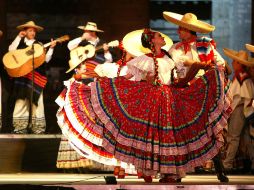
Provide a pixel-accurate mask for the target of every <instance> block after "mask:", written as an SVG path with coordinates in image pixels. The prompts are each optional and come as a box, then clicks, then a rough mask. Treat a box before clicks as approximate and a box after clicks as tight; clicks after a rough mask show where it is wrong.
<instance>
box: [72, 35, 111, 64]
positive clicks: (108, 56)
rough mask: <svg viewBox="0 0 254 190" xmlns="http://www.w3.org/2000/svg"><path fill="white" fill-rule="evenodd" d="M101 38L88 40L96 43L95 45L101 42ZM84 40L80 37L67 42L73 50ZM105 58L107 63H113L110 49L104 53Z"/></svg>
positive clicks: (93, 43)
mask: <svg viewBox="0 0 254 190" xmlns="http://www.w3.org/2000/svg"><path fill="white" fill-rule="evenodd" d="M99 41H100V39H99V38H98V37H97V38H96V40H95V41H88V42H89V43H90V44H92V45H94V47H96V46H97V44H98V43H99ZM81 42H82V37H78V38H75V39H73V40H71V41H69V43H68V44H67V47H68V49H69V50H70V51H71V50H73V49H74V48H76V47H78V45H79V44H80V43H81ZM104 58H105V60H106V61H105V62H107V63H112V62H113V58H112V54H111V53H110V52H109V51H108V52H107V53H104Z"/></svg>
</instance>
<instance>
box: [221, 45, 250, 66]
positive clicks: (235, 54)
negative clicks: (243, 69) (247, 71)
mask: <svg viewBox="0 0 254 190" xmlns="http://www.w3.org/2000/svg"><path fill="white" fill-rule="evenodd" d="M223 52H224V54H225V55H226V56H228V57H229V58H231V59H233V60H235V61H237V62H239V63H241V64H243V65H245V66H247V67H253V66H254V59H253V58H248V60H244V59H241V58H240V57H239V56H238V52H237V51H235V50H232V49H228V48H223Z"/></svg>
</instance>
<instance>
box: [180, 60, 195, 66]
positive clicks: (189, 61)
mask: <svg viewBox="0 0 254 190" xmlns="http://www.w3.org/2000/svg"><path fill="white" fill-rule="evenodd" d="M194 63H196V61H194V60H193V59H188V60H185V61H184V62H183V64H184V66H191V65H193V64H194Z"/></svg>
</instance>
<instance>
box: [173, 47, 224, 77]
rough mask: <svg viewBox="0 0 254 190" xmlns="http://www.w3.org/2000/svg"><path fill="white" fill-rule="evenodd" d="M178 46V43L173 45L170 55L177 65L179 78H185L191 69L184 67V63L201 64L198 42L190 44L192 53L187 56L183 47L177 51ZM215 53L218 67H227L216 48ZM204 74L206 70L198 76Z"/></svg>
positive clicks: (189, 52)
mask: <svg viewBox="0 0 254 190" xmlns="http://www.w3.org/2000/svg"><path fill="white" fill-rule="evenodd" d="M176 46H177V43H176V44H174V45H172V47H171V48H170V50H169V54H170V55H171V57H172V59H173V60H174V62H175V64H176V67H177V71H178V77H179V78H184V77H185V76H186V74H187V72H188V71H189V69H190V67H187V66H184V64H183V62H184V61H185V60H187V59H193V60H194V61H197V62H200V59H199V55H198V52H197V48H196V42H192V43H190V51H188V52H187V53H186V54H185V52H184V49H183V48H182V47H179V48H178V49H176ZM212 48H213V47H212ZM213 52H214V60H215V64H216V65H217V66H225V60H224V59H223V58H222V57H221V55H220V54H219V52H218V51H217V50H216V49H214V48H213ZM203 74H204V70H200V71H199V72H198V74H197V76H201V75H203Z"/></svg>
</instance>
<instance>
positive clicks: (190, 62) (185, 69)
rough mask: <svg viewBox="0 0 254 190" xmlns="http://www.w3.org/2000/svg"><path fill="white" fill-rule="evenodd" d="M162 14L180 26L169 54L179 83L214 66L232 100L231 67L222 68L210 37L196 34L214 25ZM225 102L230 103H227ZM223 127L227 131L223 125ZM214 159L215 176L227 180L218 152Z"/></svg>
mask: <svg viewBox="0 0 254 190" xmlns="http://www.w3.org/2000/svg"><path fill="white" fill-rule="evenodd" d="M163 16H164V18H165V19H166V20H167V21H168V22H171V23H173V24H176V25H178V26H179V28H178V30H177V33H178V35H179V38H180V42H178V43H176V44H174V45H173V46H172V47H171V49H170V51H169V53H170V55H171V56H172V59H173V60H174V61H175V62H176V67H177V70H178V77H179V79H178V80H179V82H180V85H181V86H187V85H188V84H190V83H192V82H193V81H195V79H196V78H197V77H198V76H202V75H203V74H204V72H205V70H207V68H210V67H211V66H213V67H216V68H219V71H222V72H224V74H225V76H224V79H225V82H224V84H223V86H225V95H226V96H227V97H225V101H227V100H229V101H231V99H232V97H231V93H230V91H228V89H229V84H230V82H229V81H228V80H227V79H228V78H227V75H228V73H227V72H229V71H230V70H228V69H230V68H229V67H227V68H228V69H226V68H225V61H224V59H223V58H222V57H221V55H220V54H219V53H218V51H217V50H216V44H215V41H214V40H213V39H211V38H208V37H203V36H201V37H198V36H197V33H202V34H207V33H210V32H212V31H213V30H215V26H213V25H210V24H208V23H205V22H202V21H200V20H198V19H197V16H196V15H195V14H193V13H186V14H184V15H181V14H177V13H173V12H167V11H164V12H163ZM186 60H187V61H186ZM183 63H184V64H183ZM227 105H230V102H229V103H228V104H227ZM225 110H227V112H228V113H230V112H231V111H232V110H231V107H230V106H228V107H227V108H225ZM224 129H225V130H227V125H226V124H225V126H224ZM213 162H214V166H215V170H216V173H217V176H218V179H219V180H220V181H221V182H227V181H228V178H227V177H226V175H225V172H224V168H223V164H222V161H221V155H220V153H219V154H218V155H216V156H215V157H214V158H213Z"/></svg>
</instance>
